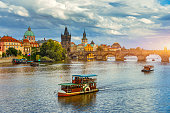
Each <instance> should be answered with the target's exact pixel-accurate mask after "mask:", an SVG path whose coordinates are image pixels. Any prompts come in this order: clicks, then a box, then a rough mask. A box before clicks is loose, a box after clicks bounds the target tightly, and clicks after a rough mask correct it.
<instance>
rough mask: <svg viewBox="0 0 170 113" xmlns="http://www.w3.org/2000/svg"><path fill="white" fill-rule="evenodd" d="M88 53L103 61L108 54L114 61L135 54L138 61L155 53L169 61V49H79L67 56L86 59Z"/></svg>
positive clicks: (122, 59)
mask: <svg viewBox="0 0 170 113" xmlns="http://www.w3.org/2000/svg"><path fill="white" fill-rule="evenodd" d="M89 54H92V56H93V57H91V58H92V59H95V60H103V61H105V60H107V57H108V56H114V57H115V60H116V61H124V60H125V57H126V56H136V57H137V58H138V61H146V57H147V56H149V55H152V54H155V55H159V56H160V57H161V62H169V57H170V50H143V49H141V50H136V49H133V50H131V49H126V50H121V51H80V52H71V53H69V56H70V58H71V59H73V58H77V59H79V60H87V59H88V55H89Z"/></svg>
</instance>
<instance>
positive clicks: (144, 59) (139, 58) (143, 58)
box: [137, 55, 146, 61]
mask: <svg viewBox="0 0 170 113" xmlns="http://www.w3.org/2000/svg"><path fill="white" fill-rule="evenodd" d="M137 57H138V61H146V56H144V55H140V56H137Z"/></svg>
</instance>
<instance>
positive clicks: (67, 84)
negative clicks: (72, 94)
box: [58, 83, 78, 86]
mask: <svg viewBox="0 0 170 113" xmlns="http://www.w3.org/2000/svg"><path fill="white" fill-rule="evenodd" d="M58 85H62V86H72V85H78V84H74V83H62V84H58Z"/></svg>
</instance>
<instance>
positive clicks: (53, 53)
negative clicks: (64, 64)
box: [40, 39, 66, 61]
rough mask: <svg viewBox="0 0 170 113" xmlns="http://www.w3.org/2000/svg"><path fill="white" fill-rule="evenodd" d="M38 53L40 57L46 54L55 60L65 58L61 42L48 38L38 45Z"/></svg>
mask: <svg viewBox="0 0 170 113" xmlns="http://www.w3.org/2000/svg"><path fill="white" fill-rule="evenodd" d="M40 55H41V56H42V57H44V56H47V57H49V58H50V59H54V60H55V61H61V60H64V59H65V58H66V51H65V49H63V48H62V46H61V44H59V43H57V42H54V41H53V40H51V39H50V40H48V41H47V42H44V43H43V44H42V46H41V47H40Z"/></svg>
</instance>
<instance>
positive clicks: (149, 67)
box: [141, 65, 154, 72]
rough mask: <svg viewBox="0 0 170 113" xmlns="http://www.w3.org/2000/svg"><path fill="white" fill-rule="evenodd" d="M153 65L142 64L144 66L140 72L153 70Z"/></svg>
mask: <svg viewBox="0 0 170 113" xmlns="http://www.w3.org/2000/svg"><path fill="white" fill-rule="evenodd" d="M153 67H154V66H152V65H146V66H144V68H143V69H142V70H141V71H142V72H150V71H153V70H154V69H153Z"/></svg>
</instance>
